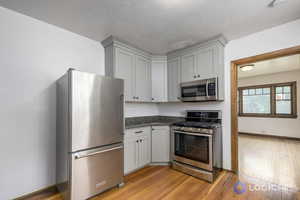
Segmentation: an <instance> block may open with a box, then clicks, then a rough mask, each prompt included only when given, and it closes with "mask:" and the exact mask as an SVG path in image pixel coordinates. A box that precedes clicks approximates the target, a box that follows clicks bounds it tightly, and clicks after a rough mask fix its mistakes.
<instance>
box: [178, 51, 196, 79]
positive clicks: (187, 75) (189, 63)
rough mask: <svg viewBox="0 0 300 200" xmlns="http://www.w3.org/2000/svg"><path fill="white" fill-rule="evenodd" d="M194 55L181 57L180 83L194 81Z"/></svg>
mask: <svg viewBox="0 0 300 200" xmlns="http://www.w3.org/2000/svg"><path fill="white" fill-rule="evenodd" d="M195 70H196V55H195V54H194V53H191V54H187V55H184V56H182V57H181V81H182V82H189V81H193V80H195V78H196V76H195Z"/></svg>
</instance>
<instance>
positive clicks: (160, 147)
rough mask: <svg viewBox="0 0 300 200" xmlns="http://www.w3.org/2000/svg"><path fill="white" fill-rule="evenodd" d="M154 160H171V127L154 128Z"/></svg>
mask: <svg viewBox="0 0 300 200" xmlns="http://www.w3.org/2000/svg"><path fill="white" fill-rule="evenodd" d="M151 141H152V148H151V149H152V159H151V160H152V162H169V161H170V130H169V127H165V128H156V127H153V129H152V140H151Z"/></svg>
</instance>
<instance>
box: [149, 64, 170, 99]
mask: <svg viewBox="0 0 300 200" xmlns="http://www.w3.org/2000/svg"><path fill="white" fill-rule="evenodd" d="M151 79H152V102H165V101H167V62H166V61H152V62H151Z"/></svg>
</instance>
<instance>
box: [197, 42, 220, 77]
mask: <svg viewBox="0 0 300 200" xmlns="http://www.w3.org/2000/svg"><path fill="white" fill-rule="evenodd" d="M196 60H197V64H196V67H195V79H206V78H212V77H214V76H216V73H215V65H214V49H213V48H211V47H209V48H203V49H200V50H199V51H198V52H196Z"/></svg>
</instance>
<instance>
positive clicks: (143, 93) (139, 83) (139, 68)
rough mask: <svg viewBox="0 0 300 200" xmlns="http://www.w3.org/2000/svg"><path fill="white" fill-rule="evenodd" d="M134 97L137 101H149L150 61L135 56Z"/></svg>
mask: <svg viewBox="0 0 300 200" xmlns="http://www.w3.org/2000/svg"><path fill="white" fill-rule="evenodd" d="M135 63H136V64H135V94H136V95H135V96H136V97H137V101H148V102H150V101H151V69H150V68H151V66H150V61H149V60H148V59H146V58H144V57H142V56H136V62H135Z"/></svg>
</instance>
